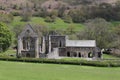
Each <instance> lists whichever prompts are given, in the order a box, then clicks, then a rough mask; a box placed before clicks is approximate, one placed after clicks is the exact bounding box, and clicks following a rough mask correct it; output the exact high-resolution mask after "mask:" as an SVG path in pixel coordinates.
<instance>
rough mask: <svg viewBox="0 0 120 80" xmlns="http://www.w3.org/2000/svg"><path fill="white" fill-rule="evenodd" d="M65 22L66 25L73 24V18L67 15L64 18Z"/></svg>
mask: <svg viewBox="0 0 120 80" xmlns="http://www.w3.org/2000/svg"><path fill="white" fill-rule="evenodd" d="M63 20H64V22H66V23H72V18H71V17H70V16H69V15H65V16H64V18H63Z"/></svg>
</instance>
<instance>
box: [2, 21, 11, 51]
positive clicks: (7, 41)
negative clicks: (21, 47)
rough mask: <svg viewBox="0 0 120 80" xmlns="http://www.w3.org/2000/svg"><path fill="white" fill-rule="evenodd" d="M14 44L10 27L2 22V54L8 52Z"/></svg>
mask: <svg viewBox="0 0 120 80" xmlns="http://www.w3.org/2000/svg"><path fill="white" fill-rule="evenodd" d="M11 43H12V34H11V32H10V30H9V29H8V27H7V26H6V25H5V24H4V23H2V22H0V52H3V51H6V50H7V49H8V48H9V47H10V45H11Z"/></svg>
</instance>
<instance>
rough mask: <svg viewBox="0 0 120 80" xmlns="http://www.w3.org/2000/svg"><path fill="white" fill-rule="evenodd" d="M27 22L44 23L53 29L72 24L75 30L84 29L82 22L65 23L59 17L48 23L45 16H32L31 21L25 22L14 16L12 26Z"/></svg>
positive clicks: (63, 27)
mask: <svg viewBox="0 0 120 80" xmlns="http://www.w3.org/2000/svg"><path fill="white" fill-rule="evenodd" d="M27 23H30V24H38V25H43V26H47V27H49V28H51V29H63V30H64V29H67V28H68V27H70V26H73V27H74V28H75V30H78V31H79V30H81V29H83V26H84V25H83V24H80V23H71V24H69V23H65V22H64V21H63V20H62V19H60V18H57V19H56V21H55V22H53V23H48V22H45V21H44V18H41V17H32V19H31V21H29V22H23V21H21V17H19V16H18V17H14V20H13V22H12V23H10V24H9V25H10V27H11V28H13V27H15V26H17V25H25V24H27Z"/></svg>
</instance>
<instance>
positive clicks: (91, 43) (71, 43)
mask: <svg viewBox="0 0 120 80" xmlns="http://www.w3.org/2000/svg"><path fill="white" fill-rule="evenodd" d="M66 47H96V41H95V40H66Z"/></svg>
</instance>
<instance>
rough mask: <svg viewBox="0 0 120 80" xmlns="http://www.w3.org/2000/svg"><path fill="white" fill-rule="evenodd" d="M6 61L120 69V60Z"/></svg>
mask: <svg viewBox="0 0 120 80" xmlns="http://www.w3.org/2000/svg"><path fill="white" fill-rule="evenodd" d="M0 60H4V61H18V62H32V63H52V64H70V65H86V66H97V67H120V60H116V61H104V60H102V61H86V60H63V59H46V58H40V59H36V58H13V57H0Z"/></svg>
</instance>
